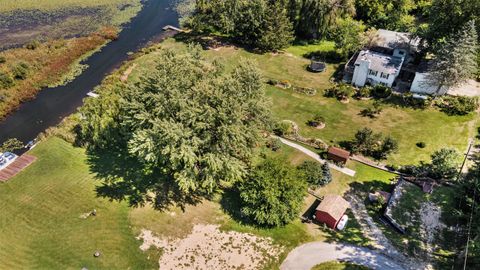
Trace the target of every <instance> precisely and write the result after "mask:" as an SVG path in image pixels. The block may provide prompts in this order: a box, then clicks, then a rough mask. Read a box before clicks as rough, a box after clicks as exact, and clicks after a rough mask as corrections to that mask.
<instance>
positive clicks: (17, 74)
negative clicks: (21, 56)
mask: <svg viewBox="0 0 480 270" xmlns="http://www.w3.org/2000/svg"><path fill="white" fill-rule="evenodd" d="M28 69H29V67H28V65H27V64H26V63H23V62H21V63H19V64H17V65H15V66H14V67H13V68H12V73H13V77H14V78H15V79H16V80H25V79H26V78H27V75H28Z"/></svg>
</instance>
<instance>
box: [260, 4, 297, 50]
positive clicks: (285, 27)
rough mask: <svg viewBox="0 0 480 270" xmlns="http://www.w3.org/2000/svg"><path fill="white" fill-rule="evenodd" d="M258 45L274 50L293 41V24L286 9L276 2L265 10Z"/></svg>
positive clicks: (264, 48)
mask: <svg viewBox="0 0 480 270" xmlns="http://www.w3.org/2000/svg"><path fill="white" fill-rule="evenodd" d="M263 28H264V29H263V31H262V35H261V38H260V40H259V41H258V47H259V48H260V49H261V50H264V51H276V50H279V49H282V48H285V47H287V46H288V45H289V44H290V42H292V41H293V25H292V23H291V22H290V20H289V19H288V14H287V10H286V9H285V8H284V7H283V5H282V4H281V3H280V2H276V3H274V4H272V5H271V7H270V8H269V9H268V10H267V11H266V16H265V23H264V26H263Z"/></svg>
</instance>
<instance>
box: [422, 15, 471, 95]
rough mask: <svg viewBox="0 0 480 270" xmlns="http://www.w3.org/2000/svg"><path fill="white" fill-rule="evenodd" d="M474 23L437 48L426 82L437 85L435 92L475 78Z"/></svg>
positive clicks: (467, 24)
mask: <svg viewBox="0 0 480 270" xmlns="http://www.w3.org/2000/svg"><path fill="white" fill-rule="evenodd" d="M477 39H478V36H477V31H476V30H475V24H474V21H470V22H467V23H466V24H465V25H464V26H463V27H462V28H461V29H460V31H459V32H458V33H457V34H455V35H453V36H451V37H449V38H448V40H447V41H446V42H445V43H444V44H442V45H440V46H439V47H438V50H437V51H436V52H435V58H434V60H433V61H432V65H431V68H430V71H429V73H428V76H427V77H426V78H427V81H428V83H429V84H431V85H438V88H437V92H440V91H441V90H442V89H443V88H447V89H449V88H451V87H454V86H457V85H459V84H462V83H464V82H466V81H467V80H468V79H472V78H474V77H475V74H476V73H477V69H478V66H477V61H476V56H477V53H478V50H479V47H478V42H477Z"/></svg>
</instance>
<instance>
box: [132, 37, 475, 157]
mask: <svg viewBox="0 0 480 270" xmlns="http://www.w3.org/2000/svg"><path fill="white" fill-rule="evenodd" d="M160 47H163V48H173V49H177V50H185V48H186V45H185V44H184V43H182V42H179V41H175V40H173V39H170V40H167V41H165V42H164V43H162V45H161V46H160ZM332 49H333V44H332V43H331V42H321V43H319V44H317V45H315V44H313V45H299V46H292V47H290V48H288V49H287V50H286V53H285V54H279V55H277V54H271V53H267V54H254V53H250V52H247V51H245V50H243V49H241V48H233V47H226V48H221V49H219V50H209V51H205V52H204V55H205V57H206V58H208V59H211V60H216V61H219V62H221V63H222V64H223V65H225V66H226V67H227V68H233V67H234V66H235V65H237V64H238V63H239V62H240V61H241V60H242V59H250V60H253V61H255V62H256V63H257V65H258V67H259V69H260V70H261V71H262V73H263V75H264V76H265V77H266V78H268V79H276V80H287V81H289V82H290V83H292V84H293V85H294V86H302V87H311V88H314V89H317V90H318V94H317V95H316V96H313V97H309V96H306V95H303V94H298V93H295V92H293V91H292V90H289V89H287V90H285V89H279V88H276V87H273V86H267V87H266V94H267V96H268V97H270V98H271V100H272V106H271V109H272V112H273V115H274V116H275V117H276V118H277V119H278V120H285V119H288V120H292V121H295V122H296V123H297V124H298V125H299V127H300V133H301V134H302V135H303V136H305V137H315V138H320V139H322V140H324V141H325V142H327V143H328V144H330V145H338V144H340V143H341V142H344V141H348V140H352V139H353V138H354V135H355V133H356V132H357V131H358V130H359V129H362V128H364V127H369V128H371V129H373V130H374V131H375V132H381V133H383V134H384V135H391V136H392V137H393V138H395V139H397V140H398V143H399V150H398V152H397V153H395V154H392V155H390V156H389V157H388V160H386V161H385V162H386V163H388V164H390V165H407V164H414V163H418V162H420V161H428V160H429V159H430V155H431V154H432V153H433V152H434V151H436V150H439V149H441V148H444V147H452V148H455V149H457V150H458V151H459V152H461V153H463V152H464V151H465V150H466V147H467V144H468V138H469V137H472V136H474V134H475V127H476V125H477V121H478V116H477V115H476V114H470V115H467V116H448V115H446V114H445V113H443V112H440V111H439V110H437V109H434V108H429V109H426V110H417V109H413V108H408V107H403V106H399V105H393V104H385V106H384V110H383V112H382V113H381V114H380V116H379V117H377V118H375V119H371V118H369V117H363V116H361V115H360V112H361V111H362V110H363V109H365V108H368V107H370V106H372V105H373V102H374V101H373V100H355V99H350V102H349V103H348V104H343V103H341V102H339V101H338V100H336V99H333V98H326V97H324V96H323V91H324V90H326V89H328V88H330V87H331V86H332V83H331V81H330V80H331V78H332V76H333V74H334V72H335V71H336V70H337V69H338V68H339V67H340V65H339V64H327V71H326V72H324V73H311V72H308V71H307V70H306V67H307V66H308V64H309V63H310V61H309V60H308V59H306V58H304V57H302V55H305V54H308V53H309V52H314V51H317V50H322V51H325V50H332ZM136 61H137V63H139V64H140V67H139V68H138V73H142V72H145V71H147V70H148V68H150V67H151V66H152V65H155V64H156V62H155V53H152V54H149V55H147V56H143V57H140V58H139V59H137V60H136ZM316 113H320V114H321V115H322V116H323V117H324V118H325V120H326V127H325V128H324V129H321V130H318V129H315V128H312V127H309V126H308V125H307V121H308V120H310V119H312V117H314V115H315V114H316ZM418 142H424V143H425V144H426V147H425V148H423V149H421V148H418V147H417V146H416V143H418Z"/></svg>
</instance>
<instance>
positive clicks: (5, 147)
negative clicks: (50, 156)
mask: <svg viewBox="0 0 480 270" xmlns="http://www.w3.org/2000/svg"><path fill="white" fill-rule="evenodd" d="M24 146H25V145H24V144H23V143H22V142H21V141H19V140H18V139H16V138H10V139H8V140H6V141H5V142H4V143H3V144H2V145H1V146H0V152H12V151H15V150H18V149H22V148H23V147H24Z"/></svg>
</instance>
